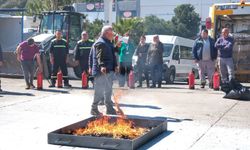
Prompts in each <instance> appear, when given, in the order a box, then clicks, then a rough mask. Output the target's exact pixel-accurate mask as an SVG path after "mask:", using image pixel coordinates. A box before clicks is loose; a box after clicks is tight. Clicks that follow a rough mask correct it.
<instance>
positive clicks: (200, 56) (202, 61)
mask: <svg viewBox="0 0 250 150" xmlns="http://www.w3.org/2000/svg"><path fill="white" fill-rule="evenodd" d="M193 57H194V59H195V63H197V64H198V67H199V75H200V79H201V88H205V85H206V76H205V75H206V74H205V73H207V76H208V81H209V87H210V88H212V77H213V73H214V70H215V60H216V59H217V49H216V48H215V47H214V40H213V39H212V38H211V37H209V36H208V30H206V29H204V30H202V32H201V35H200V37H199V38H198V39H196V41H195V43H194V46H193Z"/></svg>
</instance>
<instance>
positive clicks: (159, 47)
mask: <svg viewBox="0 0 250 150" xmlns="http://www.w3.org/2000/svg"><path fill="white" fill-rule="evenodd" d="M147 63H148V65H149V68H150V73H151V78H152V83H153V84H152V86H150V88H155V87H156V82H158V88H161V82H162V65H163V44H162V43H161V42H160V39H159V36H158V35H155V36H154V37H153V43H151V44H150V45H149V48H148V56H147Z"/></svg>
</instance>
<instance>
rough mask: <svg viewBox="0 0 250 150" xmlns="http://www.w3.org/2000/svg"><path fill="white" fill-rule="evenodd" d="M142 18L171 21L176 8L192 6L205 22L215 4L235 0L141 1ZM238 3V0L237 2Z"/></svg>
mask: <svg viewBox="0 0 250 150" xmlns="http://www.w3.org/2000/svg"><path fill="white" fill-rule="evenodd" d="M140 1H141V13H140V14H141V17H145V16H149V15H156V16H158V17H160V18H163V19H165V20H170V19H171V18H172V17H173V15H174V8H175V7H176V6H177V5H181V4H192V5H194V7H195V11H196V12H197V13H199V15H200V16H201V18H202V21H205V20H206V18H207V17H208V14H209V7H210V6H211V5H213V4H214V3H225V2H232V1H235V0H154V1H152V0H140ZM237 2H238V0H237Z"/></svg>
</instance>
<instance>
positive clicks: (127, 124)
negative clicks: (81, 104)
mask: <svg viewBox="0 0 250 150" xmlns="http://www.w3.org/2000/svg"><path fill="white" fill-rule="evenodd" d="M149 130H150V129H148V128H143V127H136V126H135V125H134V123H133V121H130V120H128V119H126V118H122V117H119V118H117V119H116V121H111V119H110V117H108V116H103V117H101V118H98V119H96V120H94V121H90V122H89V123H88V124H87V126H86V127H84V128H78V129H75V130H73V131H71V134H74V135H78V136H86V135H90V136H98V137H102V136H103V137H112V138H116V139H135V138H137V137H140V136H142V135H144V134H145V133H147V132H149Z"/></svg>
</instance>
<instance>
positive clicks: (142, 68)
mask: <svg viewBox="0 0 250 150" xmlns="http://www.w3.org/2000/svg"><path fill="white" fill-rule="evenodd" d="M145 41H146V37H145V36H144V35H143V36H141V38H140V43H139V44H138V46H137V48H136V50H135V55H136V56H137V57H138V59H137V68H138V78H139V85H138V86H137V87H142V76H143V74H144V76H145V78H146V81H147V87H149V81H148V70H147V65H146V60H147V53H148V47H149V45H148V44H147V43H145Z"/></svg>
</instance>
